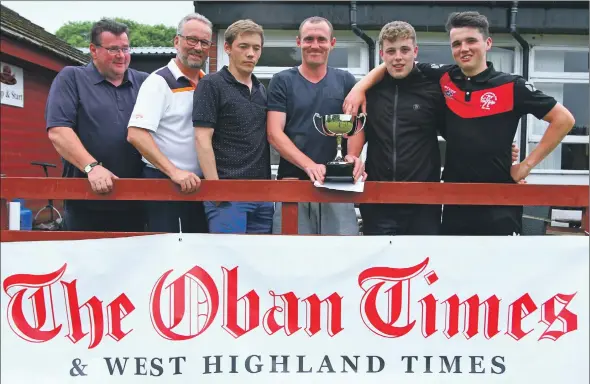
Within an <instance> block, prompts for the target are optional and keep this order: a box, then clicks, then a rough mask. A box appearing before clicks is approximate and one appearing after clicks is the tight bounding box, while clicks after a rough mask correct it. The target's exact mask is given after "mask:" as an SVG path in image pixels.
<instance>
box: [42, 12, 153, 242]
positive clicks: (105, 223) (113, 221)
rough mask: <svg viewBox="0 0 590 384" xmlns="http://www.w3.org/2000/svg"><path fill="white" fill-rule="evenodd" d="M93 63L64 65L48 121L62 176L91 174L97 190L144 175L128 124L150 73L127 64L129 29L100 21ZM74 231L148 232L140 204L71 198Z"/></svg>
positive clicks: (93, 36)
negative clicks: (122, 180) (125, 179)
mask: <svg viewBox="0 0 590 384" xmlns="http://www.w3.org/2000/svg"><path fill="white" fill-rule="evenodd" d="M90 54H91V56H92V61H91V62H90V63H89V64H88V65H87V66H85V67H65V68H64V69H63V70H62V71H61V72H60V73H59V74H58V75H57V76H56V78H55V80H54V81H53V83H52V84H51V89H50V90H49V96H48V98H47V105H46V110H45V120H46V128H47V133H48V135H49V139H50V140H51V142H52V143H53V145H54V147H55V149H56V150H57V152H59V154H60V155H61V156H62V157H63V159H64V169H63V177H83V178H88V181H89V183H90V186H91V188H92V190H93V191H94V192H95V193H98V194H105V193H108V192H110V191H111V190H112V188H113V183H114V180H115V179H117V178H139V177H141V170H142V169H143V163H142V162H141V156H140V154H139V152H137V151H136V150H135V148H133V146H132V145H131V144H129V143H128V142H127V140H126V136H127V122H128V121H129V118H130V116H131V111H132V110H133V105H134V104H135V100H136V98H137V93H138V91H139V88H140V86H141V84H142V83H143V81H144V80H145V79H146V77H147V76H148V74H147V73H145V72H139V71H136V70H134V69H131V68H128V67H129V62H130V60H131V56H130V53H129V38H128V29H127V26H125V25H124V24H121V23H118V22H115V21H112V20H101V21H99V22H97V23H96V24H94V26H93V27H92V30H91V32H90ZM64 205H65V228H66V229H67V230H70V231H124V232H136V231H143V230H144V225H145V217H144V216H145V215H144V212H143V209H142V204H141V202H134V201H93V200H68V201H66V202H65V204H64Z"/></svg>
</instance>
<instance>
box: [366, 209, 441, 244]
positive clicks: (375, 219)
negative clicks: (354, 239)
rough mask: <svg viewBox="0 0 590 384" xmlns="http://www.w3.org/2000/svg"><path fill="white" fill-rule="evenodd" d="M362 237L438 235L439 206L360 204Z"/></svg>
mask: <svg viewBox="0 0 590 384" xmlns="http://www.w3.org/2000/svg"><path fill="white" fill-rule="evenodd" d="M359 209H360V211H361V216H362V218H363V235H368V236H377V235H386V236H394V235H438V234H440V225H441V206H440V205H424V204H361V205H360V206H359Z"/></svg>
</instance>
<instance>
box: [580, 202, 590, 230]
mask: <svg viewBox="0 0 590 384" xmlns="http://www.w3.org/2000/svg"><path fill="white" fill-rule="evenodd" d="M588 211H590V206H589V207H584V208H582V229H583V230H584V231H585V233H587V234H588V232H590V216H589V215H588Z"/></svg>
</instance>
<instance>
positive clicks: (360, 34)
mask: <svg viewBox="0 0 590 384" xmlns="http://www.w3.org/2000/svg"><path fill="white" fill-rule="evenodd" d="M350 28H351V29H352V32H354V34H355V35H357V36H358V37H360V38H361V39H363V40H364V41H365V43H367V45H368V46H369V71H370V70H371V69H373V68H375V42H374V41H373V39H371V38H370V37H369V35H367V34H366V33H365V32H363V30H362V29H360V28H359V27H358V26H357V24H356V1H351V2H350Z"/></svg>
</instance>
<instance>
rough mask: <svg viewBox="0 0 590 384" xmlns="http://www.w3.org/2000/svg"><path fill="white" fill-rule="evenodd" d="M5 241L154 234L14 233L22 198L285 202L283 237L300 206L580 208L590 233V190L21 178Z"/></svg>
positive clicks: (7, 180) (9, 193)
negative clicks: (107, 188) (99, 185)
mask: <svg viewBox="0 0 590 384" xmlns="http://www.w3.org/2000/svg"><path fill="white" fill-rule="evenodd" d="M0 190H1V194H0V198H1V199H2V204H1V208H2V212H1V216H2V217H1V224H2V230H1V231H0V234H1V241H2V242H8V241H32V240H73V239H88V238H103V237H124V236H135V235H146V234H150V233H143V232H142V233H139V232H138V233H129V232H127V233H113V232H70V231H54V232H50V231H48V232H44V231H9V230H7V211H6V202H7V201H10V200H12V199H14V198H22V199H50V198H51V199H55V200H61V199H87V200H111V199H114V200H154V201H161V200H163V201H178V200H185V201H186V200H193V201H202V200H212V201H273V202H283V203H284V204H283V215H282V233H283V234H287V235H296V234H297V231H298V230H297V203H298V202H341V203H344V202H349V203H406V204H461V205H524V206H553V207H579V208H582V210H583V219H582V227H583V229H585V230H586V231H588V228H589V222H588V211H589V197H588V192H589V188H588V186H578V185H534V184H521V185H512V184H451V183H405V182H367V183H365V190H364V192H362V193H352V192H340V191H333V190H327V189H325V188H316V187H314V186H313V185H312V184H311V183H310V182H306V181H298V180H281V181H276V180H273V181H255V180H220V181H206V180H205V181H203V182H202V184H201V187H200V188H199V190H198V191H197V192H195V193H193V194H183V193H181V192H180V191H179V189H178V188H177V187H176V185H175V184H173V183H172V182H171V181H170V180H164V179H120V180H116V181H115V187H114V189H113V191H112V192H111V193H110V194H108V195H96V194H94V193H93V192H92V191H91V189H90V185H89V184H88V181H87V180H84V179H65V178H19V177H4V178H2V179H1V188H0Z"/></svg>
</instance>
